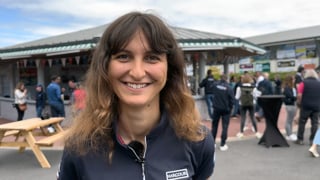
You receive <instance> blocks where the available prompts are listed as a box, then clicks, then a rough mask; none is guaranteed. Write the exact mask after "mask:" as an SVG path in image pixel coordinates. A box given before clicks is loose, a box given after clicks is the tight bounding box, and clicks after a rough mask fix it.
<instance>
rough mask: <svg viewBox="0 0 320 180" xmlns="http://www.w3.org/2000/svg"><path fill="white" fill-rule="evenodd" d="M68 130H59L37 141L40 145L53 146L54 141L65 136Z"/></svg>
mask: <svg viewBox="0 0 320 180" xmlns="http://www.w3.org/2000/svg"><path fill="white" fill-rule="evenodd" d="M66 133H67V130H65V131H61V132H58V133H56V134H53V135H51V136H48V137H45V138H43V139H40V140H38V141H36V142H35V144H37V145H39V146H52V145H53V143H55V142H56V141H58V140H60V139H62V138H64V137H65V135H66Z"/></svg>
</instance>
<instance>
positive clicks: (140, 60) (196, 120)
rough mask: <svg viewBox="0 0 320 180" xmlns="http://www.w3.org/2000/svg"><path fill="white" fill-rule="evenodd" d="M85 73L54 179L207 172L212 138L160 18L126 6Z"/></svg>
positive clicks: (136, 178)
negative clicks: (81, 104) (81, 101)
mask: <svg viewBox="0 0 320 180" xmlns="http://www.w3.org/2000/svg"><path fill="white" fill-rule="evenodd" d="M85 79H86V81H85V84H84V86H85V88H86V101H85V102H86V103H85V108H84V109H83V111H82V112H81V113H80V114H79V116H77V117H76V118H75V119H74V124H72V125H71V127H70V128H69V131H68V132H69V133H68V136H67V137H66V138H67V139H66V141H65V146H64V148H65V149H64V152H63V155H62V161H61V163H60V171H59V172H58V179H59V180H70V179H104V180H107V179H115V177H116V179H130V180H141V179H149V180H151V179H173V177H174V179H199V180H200V179H209V178H210V176H211V175H212V174H213V169H214V141H213V138H212V136H211V134H210V131H209V130H208V129H207V128H206V127H205V126H204V125H202V122H201V117H200V114H199V112H198V111H197V108H196V105H195V101H194V99H193V97H192V94H191V91H190V89H189V88H188V86H187V81H186V79H187V75H186V73H185V61H184V56H183V53H182V51H181V48H180V47H179V46H178V43H177V41H176V40H175V37H174V35H173V34H172V32H171V31H170V29H169V28H168V27H167V26H166V25H165V24H164V23H163V21H162V20H161V19H160V18H158V17H157V16H155V15H152V14H147V13H140V12H131V13H128V14H125V15H123V16H121V17H120V18H118V19H116V20H115V21H114V22H113V23H111V24H109V26H108V28H107V29H106V30H105V32H104V33H103V36H102V37H101V39H100V42H99V43H98V46H97V47H96V50H95V52H94V54H93V57H92V61H91V64H90V67H89V70H88V71H87V74H86V78H85ZM164 147H165V150H163V148H164Z"/></svg>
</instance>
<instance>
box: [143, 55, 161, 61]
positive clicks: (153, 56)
mask: <svg viewBox="0 0 320 180" xmlns="http://www.w3.org/2000/svg"><path fill="white" fill-rule="evenodd" d="M145 59H146V61H149V62H156V61H159V60H160V58H159V57H158V56H156V55H149V56H146V57H145Z"/></svg>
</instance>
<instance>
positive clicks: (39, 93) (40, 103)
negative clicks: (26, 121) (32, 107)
mask: <svg viewBox="0 0 320 180" xmlns="http://www.w3.org/2000/svg"><path fill="white" fill-rule="evenodd" d="M46 99H47V94H46V93H45V91H44V90H43V86H42V85H41V84H38V85H37V86H36V112H37V117H39V118H43V117H42V111H43V110H44V108H45V106H46Z"/></svg>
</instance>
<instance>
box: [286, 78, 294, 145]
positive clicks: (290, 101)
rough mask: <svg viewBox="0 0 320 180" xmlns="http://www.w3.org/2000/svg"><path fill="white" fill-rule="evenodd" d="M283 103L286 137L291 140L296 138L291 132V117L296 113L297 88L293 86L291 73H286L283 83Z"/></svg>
mask: <svg viewBox="0 0 320 180" xmlns="http://www.w3.org/2000/svg"><path fill="white" fill-rule="evenodd" d="M283 87H284V88H283V95H284V98H283V103H284V104H285V106H286V111H287V120H286V126H285V127H286V128H285V129H286V134H287V136H286V139H287V140H291V141H296V140H297V135H296V134H294V133H292V123H293V118H294V115H295V113H296V99H297V90H296V88H295V86H294V78H293V76H292V75H290V74H288V75H287V76H286V78H285V80H284V83H283Z"/></svg>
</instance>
